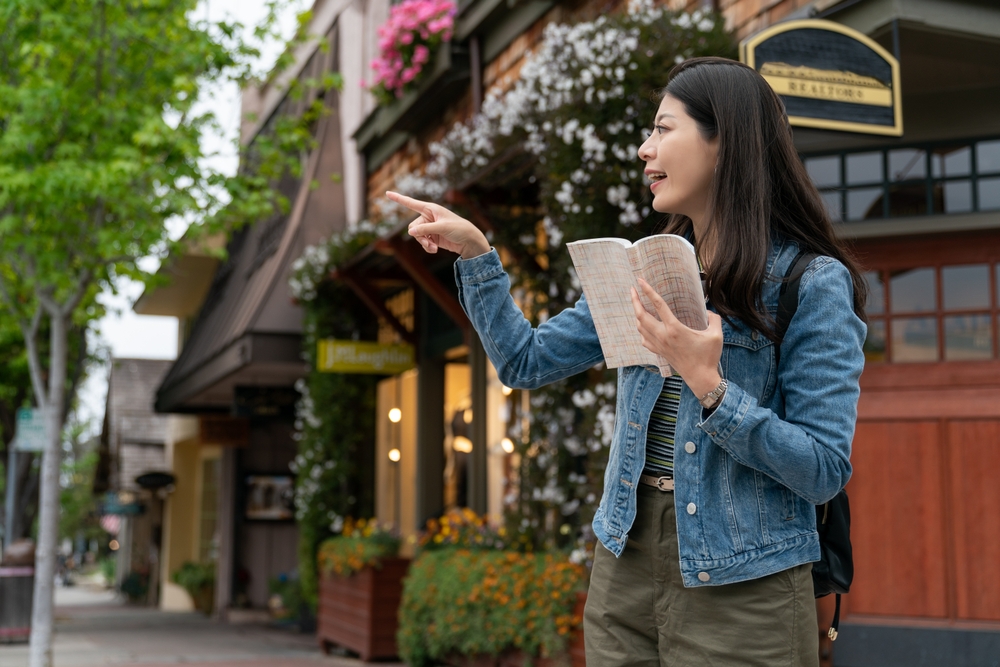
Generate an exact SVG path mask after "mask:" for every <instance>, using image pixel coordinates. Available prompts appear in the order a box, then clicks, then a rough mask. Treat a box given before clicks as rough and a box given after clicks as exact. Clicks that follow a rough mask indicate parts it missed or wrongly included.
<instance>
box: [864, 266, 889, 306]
mask: <svg viewBox="0 0 1000 667" xmlns="http://www.w3.org/2000/svg"><path fill="white" fill-rule="evenodd" d="M865 280H866V281H867V282H868V304H867V305H866V306H865V312H867V313H868V314H870V315H880V314H882V313H883V312H885V285H884V284H883V283H882V272H881V271H867V272H865Z"/></svg>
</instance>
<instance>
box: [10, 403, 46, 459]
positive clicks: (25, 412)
mask: <svg viewBox="0 0 1000 667" xmlns="http://www.w3.org/2000/svg"><path fill="white" fill-rule="evenodd" d="M45 442H46V437H45V413H44V412H42V411H41V410H39V409H37V408H18V410H17V426H16V427H15V429H14V448H15V449H17V450H18V451H20V452H44V451H45Z"/></svg>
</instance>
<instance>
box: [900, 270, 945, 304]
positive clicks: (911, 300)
mask: <svg viewBox="0 0 1000 667" xmlns="http://www.w3.org/2000/svg"><path fill="white" fill-rule="evenodd" d="M889 289H890V298H889V310H890V311H891V312H893V313H922V312H926V311H929V310H931V311H932V310H936V304H937V285H935V283H934V269H909V270H906V271H900V272H897V273H895V274H893V276H892V278H891V279H890V283H889Z"/></svg>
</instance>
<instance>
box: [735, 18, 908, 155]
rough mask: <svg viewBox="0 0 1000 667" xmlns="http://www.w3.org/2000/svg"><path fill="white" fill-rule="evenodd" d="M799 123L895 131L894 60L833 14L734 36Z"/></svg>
mask: <svg viewBox="0 0 1000 667" xmlns="http://www.w3.org/2000/svg"><path fill="white" fill-rule="evenodd" d="M740 60H742V61H743V62H744V63H746V64H747V65H749V66H750V67H753V68H754V69H755V70H757V71H758V72H760V74H761V76H763V77H764V79H765V80H766V81H767V82H768V83H769V84H770V85H771V87H772V88H773V89H774V91H775V92H776V93H778V96H779V97H780V98H781V100H782V102H784V103H785V109H786V110H787V112H788V121H789V123H791V124H792V125H797V126H800V127H816V128H820V129H824V130H841V131H845V132H861V133H866V134H884V135H890V136H897V137H898V136H901V135H902V134H903V108H902V103H901V95H900V88H899V63H898V62H897V61H896V59H895V58H894V57H892V55H891V54H890V53H889V52H888V51H886V50H885V49H884V48H882V46H880V45H879V44H878V43H876V42H875V41H873V40H872V39H871V38H869V37H868V36H867V35H864V34H862V33H860V32H858V31H857V30H853V29H851V28H848V27H846V26H843V25H841V24H839V23H834V22H833V21H821V20H816V19H806V20H801V21H787V22H785V23H779V24H777V25H775V26H772V27H770V28H768V29H767V30H763V31H761V32H759V33H757V34H756V35H754V36H752V37H749V38H747V39H746V40H744V41H743V42H742V43H741V44H740Z"/></svg>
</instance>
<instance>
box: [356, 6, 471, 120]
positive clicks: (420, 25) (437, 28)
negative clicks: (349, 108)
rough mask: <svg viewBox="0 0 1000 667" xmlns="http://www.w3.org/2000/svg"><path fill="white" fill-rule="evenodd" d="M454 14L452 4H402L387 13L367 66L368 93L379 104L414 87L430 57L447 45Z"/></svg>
mask: <svg viewBox="0 0 1000 667" xmlns="http://www.w3.org/2000/svg"><path fill="white" fill-rule="evenodd" d="M457 11H458V8H457V6H456V5H455V3H454V2H453V1H452V0H405V2H401V3H400V4H398V5H396V6H394V7H393V8H392V9H391V10H390V12H389V20H388V21H386V22H385V23H384V24H383V25H382V26H381V27H379V29H378V34H379V56H378V57H377V58H376V59H375V60H373V61H372V63H371V66H372V69H373V70H375V80H374V82H373V83H372V85H371V87H370V88H369V90H371V92H372V94H373V95H375V97H376V98H378V100H379V103H380V104H389V103H391V102H392V101H393V100H395V99H398V98H400V97H402V96H403V94H404V93H406V92H407V91H409V90H411V89H413V88H414V87H415V86H416V85H417V82H418V80H419V79H420V75H421V74H422V73H423V71H424V69H425V67H426V66H427V64H428V63H429V62H430V61H431V56H432V54H433V53H434V52H435V51H436V50H437V49H438V47H440V46H441V44H443V43H446V42H449V41H451V36H452V32H453V30H454V27H455V14H456V13H457Z"/></svg>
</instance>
